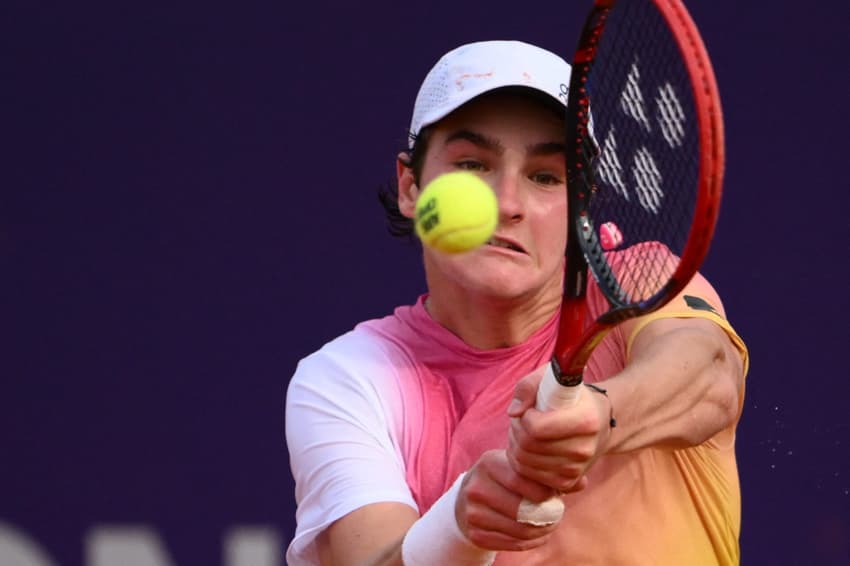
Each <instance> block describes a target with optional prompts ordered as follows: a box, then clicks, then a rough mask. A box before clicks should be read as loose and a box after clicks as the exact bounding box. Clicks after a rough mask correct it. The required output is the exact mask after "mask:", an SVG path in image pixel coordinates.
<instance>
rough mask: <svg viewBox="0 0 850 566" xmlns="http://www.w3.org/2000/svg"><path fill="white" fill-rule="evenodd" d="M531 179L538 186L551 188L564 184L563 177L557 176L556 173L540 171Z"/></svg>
mask: <svg viewBox="0 0 850 566" xmlns="http://www.w3.org/2000/svg"><path fill="white" fill-rule="evenodd" d="M529 178H530V179H531V180H532V181H534V182H535V183H537V184H538V185H549V186H551V185H562V184H564V180H563V176H561V175H556V174H555V173H550V172H548V171H540V172H538V173H534V174H532V175H531V176H530V177H529Z"/></svg>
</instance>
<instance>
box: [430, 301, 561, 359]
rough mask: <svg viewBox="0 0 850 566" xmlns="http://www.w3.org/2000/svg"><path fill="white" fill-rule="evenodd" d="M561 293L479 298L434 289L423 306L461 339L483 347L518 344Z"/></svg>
mask: <svg viewBox="0 0 850 566" xmlns="http://www.w3.org/2000/svg"><path fill="white" fill-rule="evenodd" d="M560 304H561V294H560V293H552V292H549V293H545V292H540V293H538V295H537V296H534V297H522V298H515V299H504V298H496V297H486V296H485V297H482V296H480V295H477V294H471V293H464V292H463V291H461V290H447V289H440V290H437V291H435V290H433V289H432V291H431V292H430V294H429V295H428V299H427V300H426V301H425V309H426V310H427V311H428V314H429V315H430V316H431V318H433V319H434V320H436V321H437V322H438V323H440V324H441V325H443V326H444V327H446V328H447V329H448V330H449V331H451V332H452V333H453V334H455V335H456V336H458V337H459V338H460V339H461V340H463V341H464V342H466V343H467V344H469V345H470V346H473V347H475V348H479V349H482V350H491V349H496V348H508V347H511V346H515V345H517V344H521V343H522V342H524V341H526V340H527V339H528V338H529V337H530V336H531V335H532V334H534V333H535V332H537V330H539V329H540V328H541V327H542V326H543V325H545V324H546V323H547V322H548V321H549V319H550V318H551V317H552V316H553V315H554V313H555V311H556V310H557V309H558V308H559V307H560Z"/></svg>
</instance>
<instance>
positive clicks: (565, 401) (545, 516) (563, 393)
mask: <svg viewBox="0 0 850 566" xmlns="http://www.w3.org/2000/svg"><path fill="white" fill-rule="evenodd" d="M582 389H583V388H582V387H580V386H578V385H576V386H573V387H565V386H563V385H561V384H560V383H558V380H557V379H555V374H554V373H553V372H552V364H548V365H547V366H546V373H544V374H543V379H542V380H540V386H539V387H538V388H537V404H536V408H537V410H538V411H554V410H557V409H564V408H567V407H572V406H573V405H575V404H576V402H578V399H579V395H581V391H582ZM563 516H564V502H563V501H562V500H561V498H560V497H559V496H557V495H555V496H553V497H550V498H549V499H547V500H546V501H542V502H540V503H534V502H532V501H529V500H527V499H523V500H522V501H521V502H520V504H519V509H518V510H517V517H516V520H517V521H518V522H520V523H526V524H529V525H537V526H541V525H551V524H552V523H555V522H557V521H560V520H561V517H563Z"/></svg>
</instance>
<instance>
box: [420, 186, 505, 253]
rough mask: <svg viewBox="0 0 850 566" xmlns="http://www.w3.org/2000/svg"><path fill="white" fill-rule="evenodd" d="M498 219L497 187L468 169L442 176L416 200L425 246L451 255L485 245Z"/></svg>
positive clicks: (421, 235)
mask: <svg viewBox="0 0 850 566" xmlns="http://www.w3.org/2000/svg"><path fill="white" fill-rule="evenodd" d="M498 220H499V206H498V202H497V201H496V195H495V194H493V190H492V189H491V188H490V186H489V185H488V184H487V183H486V182H484V181H483V180H482V179H481V178H480V177H478V176H476V175H473V174H472V173H468V172H466V171H455V172H453V173H445V174H443V175H440V176H439V177H437V178H436V179H434V180H433V181H431V182H430V183H428V185H427V186H426V187H425V189H424V190H423V191H422V193H421V194H420V195H419V198H418V199H417V200H416V219H415V223H416V234H417V235H418V236H419V238H420V239H421V240H422V242H423V243H424V244H425V245H427V246H430V247H432V248H434V249H437V250H440V251H441V252H445V253H449V254H456V253H461V252H466V251H469V250H472V249H474V248H477V247H478V246H480V245H482V244H484V243H485V242H486V241H487V240H489V239H490V236H492V235H493V231H494V230H495V229H496V224H497V223H498Z"/></svg>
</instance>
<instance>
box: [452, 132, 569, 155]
mask: <svg viewBox="0 0 850 566" xmlns="http://www.w3.org/2000/svg"><path fill="white" fill-rule="evenodd" d="M457 140H465V141H468V142H469V143H471V144H473V145H476V146H478V147H480V148H482V149H486V150H490V151H495V152H497V153H502V152H503V151H504V147H503V146H502V144H501V142H499V140H497V139H494V138H491V137H488V136H485V135H484V134H482V133H479V132H473V131H472V130H463V129H461V130H455V131H454V132H452V133H451V134H449V136H448V137H447V138H446V145H448V144H450V143H451V142H453V141H457ZM525 151H526V153H527V154H528V155H554V154H565V153H566V151H567V147H566V144H563V143H560V142H541V143H537V144H533V145H530V146H528V147H526V150H525Z"/></svg>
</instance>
